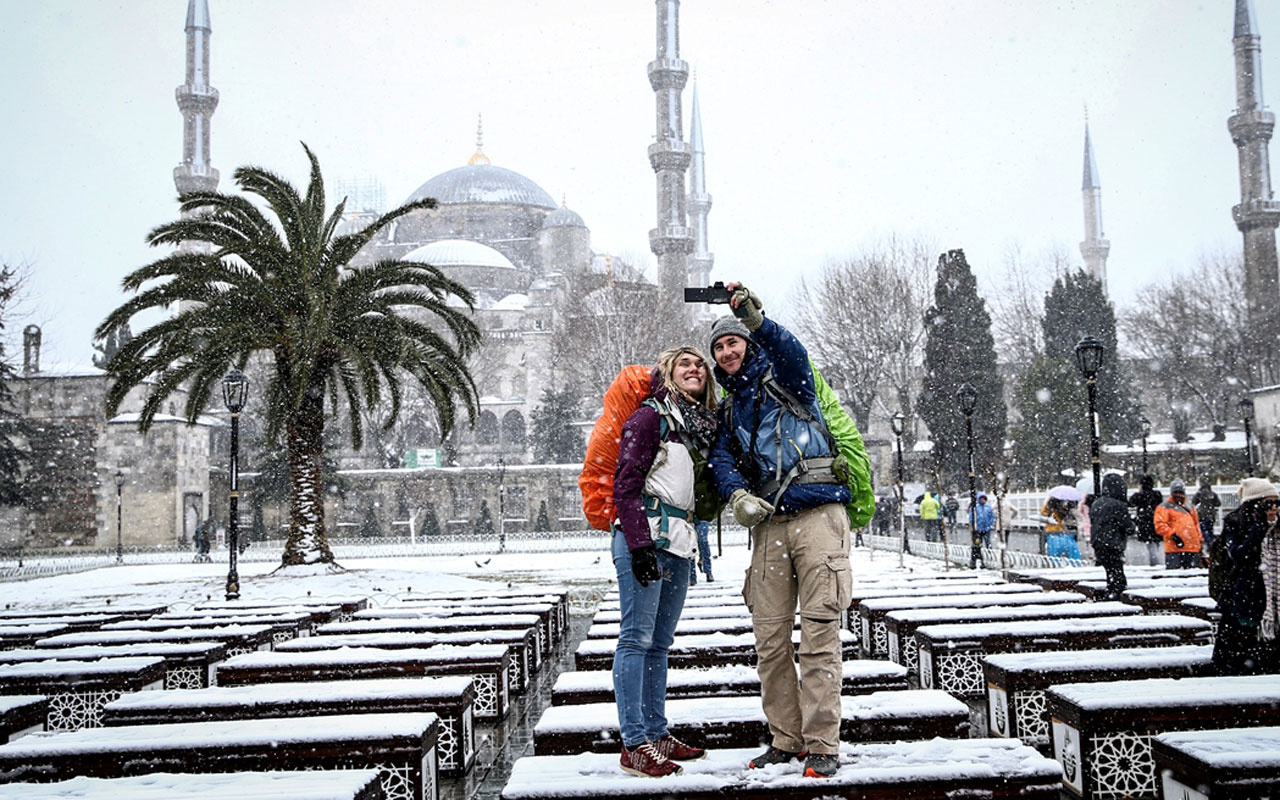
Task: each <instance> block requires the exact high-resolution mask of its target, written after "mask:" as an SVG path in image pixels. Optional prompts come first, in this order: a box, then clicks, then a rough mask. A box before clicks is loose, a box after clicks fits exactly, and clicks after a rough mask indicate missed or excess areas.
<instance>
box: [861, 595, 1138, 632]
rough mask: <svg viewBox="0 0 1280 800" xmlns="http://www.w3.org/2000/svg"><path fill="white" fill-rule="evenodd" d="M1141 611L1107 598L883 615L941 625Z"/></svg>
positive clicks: (908, 610) (913, 610) (910, 610)
mask: <svg viewBox="0 0 1280 800" xmlns="http://www.w3.org/2000/svg"><path fill="white" fill-rule="evenodd" d="M1076 597H1080V595H1076ZM1141 613H1142V609H1141V608H1139V607H1138V606H1133V605H1129V604H1128V603H1121V602H1115V601H1109V602H1104V603H1059V604H1057V605H1036V604H1034V603H1031V604H1028V605H1025V606H1005V605H994V606H982V607H981V608H900V609H897V610H896V611H890V612H889V613H888V614H886V615H885V619H887V620H892V621H893V622H896V623H903V622H905V623H908V624H911V623H914V624H919V623H920V622H924V621H928V622H933V623H937V624H940V625H942V624H947V623H950V622H964V621H965V620H967V619H968V620H971V619H973V618H974V617H975V616H976V617H977V618H978V619H989V620H994V619H1000V620H1011V621H1012V620H1017V619H1022V618H1025V619H1044V618H1050V619H1052V618H1059V617H1085V616H1098V617H1105V616H1108V615H1121V614H1141Z"/></svg>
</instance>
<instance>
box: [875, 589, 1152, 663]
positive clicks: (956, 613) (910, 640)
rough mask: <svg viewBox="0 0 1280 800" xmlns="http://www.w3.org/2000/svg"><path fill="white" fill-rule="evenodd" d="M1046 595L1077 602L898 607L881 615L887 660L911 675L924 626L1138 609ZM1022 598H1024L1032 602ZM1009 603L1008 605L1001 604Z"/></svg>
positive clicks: (1121, 612)
mask: <svg viewBox="0 0 1280 800" xmlns="http://www.w3.org/2000/svg"><path fill="white" fill-rule="evenodd" d="M1044 594H1045V595H1046V596H1052V597H1057V596H1061V595H1074V596H1075V597H1077V598H1079V602H1071V601H1067V602H1060V603H1051V604H1048V605H1045V604H1041V603H1025V604H1023V603H1021V601H1022V600H1023V599H1024V596H1023V595H1014V596H1012V597H1008V598H1004V599H1003V600H1001V602H1000V604H999V605H991V606H979V607H976V608H975V607H966V606H964V605H961V606H953V607H951V608H901V609H896V610H894V611H890V612H889V613H887V614H885V616H884V626H885V629H886V630H887V631H888V633H889V637H888V638H889V660H890V661H893V662H894V663H896V664H902V665H903V666H904V667H906V668H907V670H908V672H910V673H911V674H913V675H915V674H917V671H918V670H919V667H920V649H919V646H918V645H917V644H916V629H917V628H920V627H921V626H924V625H951V624H963V623H976V622H1013V621H1016V620H1031V619H1070V618H1073V617H1123V616H1135V615H1138V614H1141V613H1142V609H1140V608H1138V607H1137V606H1131V605H1129V604H1128V603H1119V602H1102V603H1087V602H1084V598H1081V597H1080V595H1077V594H1074V593H1073V592H1045V593H1044ZM1035 598H1037V596H1036V595H1026V596H1025V599H1035ZM1006 600H1011V601H1013V602H1011V603H1007V604H1006V603H1005V601H1006Z"/></svg>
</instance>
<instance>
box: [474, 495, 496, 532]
mask: <svg viewBox="0 0 1280 800" xmlns="http://www.w3.org/2000/svg"><path fill="white" fill-rule="evenodd" d="M476 536H477V537H478V538H480V539H492V538H493V537H494V530H493V517H492V516H490V514H489V501H487V500H481V501H480V516H479V517H477V518H476Z"/></svg>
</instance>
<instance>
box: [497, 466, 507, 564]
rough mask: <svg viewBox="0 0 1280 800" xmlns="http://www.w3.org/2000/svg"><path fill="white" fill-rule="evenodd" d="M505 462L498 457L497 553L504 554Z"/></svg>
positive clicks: (505, 532) (505, 543)
mask: <svg viewBox="0 0 1280 800" xmlns="http://www.w3.org/2000/svg"><path fill="white" fill-rule="evenodd" d="M506 476H507V462H506V460H505V459H503V457H502V456H498V552H499V553H505V552H506V550H507V514H506V500H507V483H506Z"/></svg>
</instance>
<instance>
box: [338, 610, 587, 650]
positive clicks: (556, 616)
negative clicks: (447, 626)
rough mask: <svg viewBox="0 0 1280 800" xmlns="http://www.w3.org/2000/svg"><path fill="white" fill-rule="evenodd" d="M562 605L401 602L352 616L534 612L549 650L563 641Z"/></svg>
mask: <svg viewBox="0 0 1280 800" xmlns="http://www.w3.org/2000/svg"><path fill="white" fill-rule="evenodd" d="M560 610H561V607H560V605H559V603H558V602H557V601H556V600H541V601H538V602H528V601H526V600H525V599H523V598H521V599H519V600H516V601H507V602H502V603H497V604H492V603H485V602H481V601H476V602H474V603H465V602H461V601H455V600H442V601H413V602H401V603H400V604H399V605H392V606H384V607H382V608H372V609H369V610H367V611H362V612H360V613H359V614H356V615H355V619H378V618H385V617H394V616H409V615H413V614H418V615H422V616H436V617H443V616H450V617H457V616H474V615H476V614H533V615H534V616H536V617H537V618H538V628H537V630H538V635H539V636H540V637H541V638H540V639H539V645H540V646H541V645H542V644H543V643H544V642H545V644H546V647H547V649H548V650H552V649H555V648H556V647H558V646H559V645H560V643H561V642H562V641H563V640H564V636H565V629H564V628H562V626H561V624H560Z"/></svg>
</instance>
